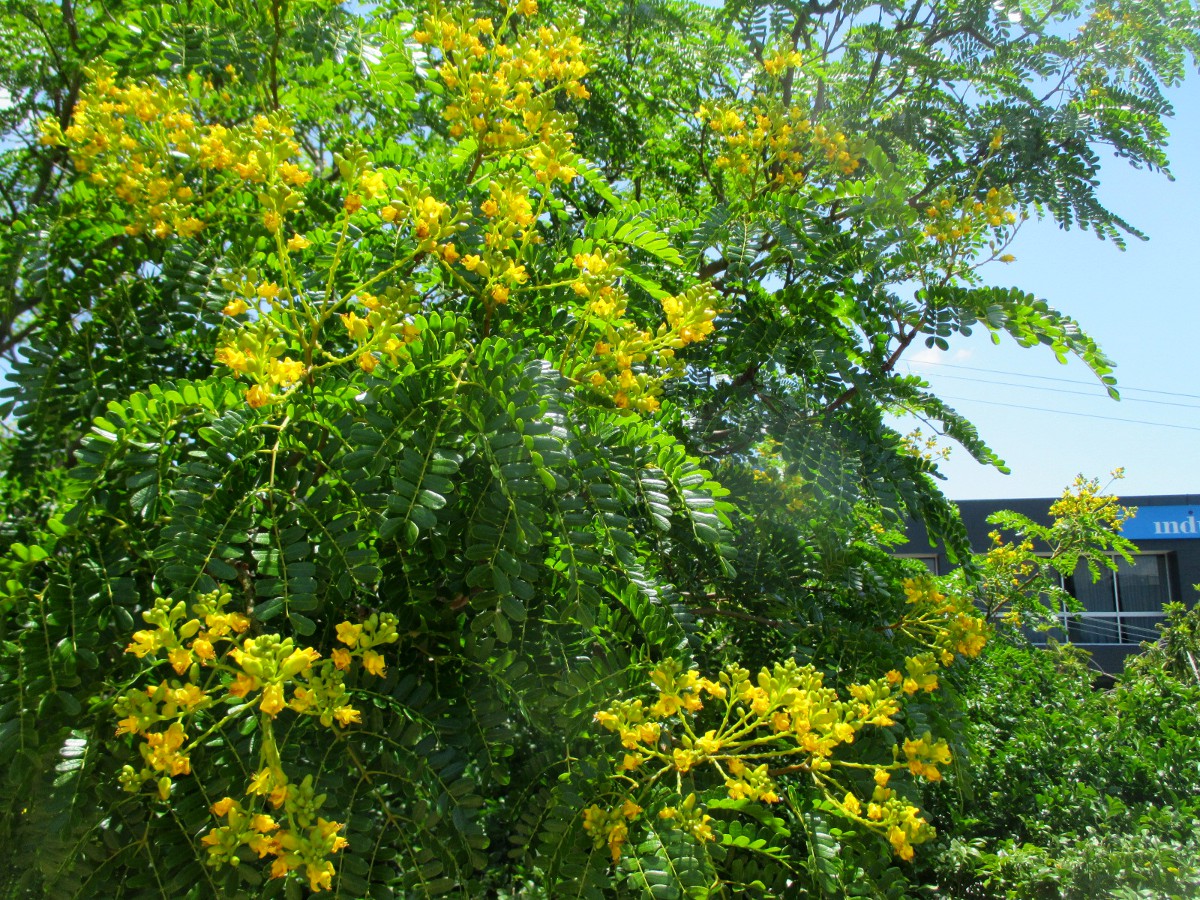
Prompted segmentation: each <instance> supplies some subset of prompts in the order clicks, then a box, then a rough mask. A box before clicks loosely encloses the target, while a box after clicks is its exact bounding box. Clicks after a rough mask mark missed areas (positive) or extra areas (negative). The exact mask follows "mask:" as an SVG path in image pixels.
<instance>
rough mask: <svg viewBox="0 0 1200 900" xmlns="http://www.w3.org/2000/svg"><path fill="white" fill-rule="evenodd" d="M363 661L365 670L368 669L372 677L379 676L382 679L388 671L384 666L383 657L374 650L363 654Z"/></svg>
mask: <svg viewBox="0 0 1200 900" xmlns="http://www.w3.org/2000/svg"><path fill="white" fill-rule="evenodd" d="M362 661H363V668H364V669H366V670H367V671H368V672H370V673H371V674H372V675H377V676H380V677H382V676H383V674H384V672H386V671H387V670H386V668H385V666H384V662H383V656H382V655H381V654H379V653H376V652H375V651H374V650H367V651H365V652H364V653H363V658H362Z"/></svg>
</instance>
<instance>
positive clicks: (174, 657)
mask: <svg viewBox="0 0 1200 900" xmlns="http://www.w3.org/2000/svg"><path fill="white" fill-rule="evenodd" d="M167 659H169V660H170V661H171V665H172V666H173V667H174V669H175V671H176V673H177V674H179V675H182V674H183V673H184V672H186V671H187V670H188V669H189V668H190V667H191V665H192V654H191V653H190V652H188V650H187V648H185V647H175V648H173V649H171V650H168V651H167Z"/></svg>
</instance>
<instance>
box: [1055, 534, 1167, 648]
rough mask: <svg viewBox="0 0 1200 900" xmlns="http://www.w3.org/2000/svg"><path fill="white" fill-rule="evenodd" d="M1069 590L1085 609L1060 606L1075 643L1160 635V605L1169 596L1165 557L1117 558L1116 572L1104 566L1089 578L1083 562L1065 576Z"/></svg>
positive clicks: (1136, 640)
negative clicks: (1073, 571)
mask: <svg viewBox="0 0 1200 900" xmlns="http://www.w3.org/2000/svg"><path fill="white" fill-rule="evenodd" d="M1064 587H1066V589H1067V591H1068V592H1069V593H1070V594H1071V595H1073V596H1074V597H1075V599H1077V600H1078V601H1079V602H1080V603H1081V604H1083V608H1084V611H1083V612H1078V613H1077V612H1068V611H1067V610H1063V612H1062V621H1063V627H1064V629H1065V630H1066V633H1067V636H1068V638H1069V640H1070V641H1071V642H1072V643H1075V644H1133V645H1137V644H1140V643H1141V642H1142V641H1153V640H1155V639H1157V638H1158V631H1157V630H1156V629H1155V627H1154V626H1155V625H1157V624H1158V623H1160V622H1162V621H1163V611H1162V608H1163V604H1164V603H1168V602H1170V600H1171V586H1170V578H1169V577H1168V571H1167V555H1166V554H1164V553H1145V554H1141V555H1137V556H1134V557H1133V561H1132V562H1126V561H1125V560H1123V559H1118V560H1117V569H1116V571H1115V572H1112V571H1109V570H1107V569H1106V570H1104V571H1103V572H1101V573H1100V579H1099V580H1098V581H1095V582H1093V581H1092V576H1091V574H1090V573H1089V572H1088V571H1087V566H1086V564H1083V563H1081V564H1080V567H1079V569H1078V570H1076V573H1075V575H1074V577H1071V578H1068V579H1066V582H1065V585H1064Z"/></svg>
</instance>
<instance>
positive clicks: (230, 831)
mask: <svg viewBox="0 0 1200 900" xmlns="http://www.w3.org/2000/svg"><path fill="white" fill-rule="evenodd" d="M273 785H274V781H273V779H272V775H271V770H270V769H264V770H263V771H262V772H260V773H259V774H258V775H257V776H256V777H255V779H254V782H252V784H251V790H249V791H248V792H247V793H248V794H249V795H251V796H255V797H256V796H258V795H265V796H267V797H269V798H270V800H269V802H270V804H271V806H272V807H273V808H274V810H275V814H271V813H267V812H262V811H260V810H259V809H258V807H257V806H255V805H254V803H253V802H252V803H251V804H250V805H249V806H246V805H243V804H242V803H240V802H238V801H237V800H235V799H233V798H232V797H223V798H221V799H220V800H218V801H217V802H216V803H214V804H213V805H212V807H211V811H212V814H213V815H214V816H217V817H218V818H224V819H225V824H224V825H220V826H217V827H216V828H213V829H212V830H210V831H209V832H208V833H207V834H205V835H204V837H202V838H201V839H200V842H201V843H202V844H204V846H205V847H206V848H207V849H208V863H209V865H212V866H222V865H239V864H240V862H241V859H240V856H239V851H240V850H241V848H242V847H249V848H250V849H251V850H252V851H254V853H256V854H257V855H258V858H259V859H264V858H266V857H273V859H272V861H271V870H270V872H271V877H272V878H284V877H286V876H287V874H288V873H289V872H293V871H295V872H303V874H304V876H305V877H306V878H308V886H309V889H310V890H312V891H314V892H316V891H321V890H330V889H331V888H332V880H333V876H334V875H335V874H337V873H336V870H335V869H334V867H333V862H332V861H331V860H330V859H329V857H330V856H332V855H333V854H335V853H338V852H340V851H341V850H342V849H344V848H345V847H346V846H347V844H348V842H347V841H346V839H345V838H344V837H342V836H341V834H339V832H340V831H341V830H342V828H343V827H344V826H343V825H342V824H340V823H338V822H333V821H330V820H328V819H325V818H322V817H321V816H318V815H317V810H319V809H320V807H321V806H322V804H323V803H324V801H325V797H324V795H320V794H316V793H315V790H314V788H313V779H312V776H311V775H306V776H305V777H304V780H303V781H301V782H300V783H299V784H295V785H285V787H284V788H283V789H281V788H280V787H275V786H273ZM276 801H278V802H276ZM277 816H278V817H279V818H277ZM280 818H282V820H283V821H282V822H281V821H280Z"/></svg>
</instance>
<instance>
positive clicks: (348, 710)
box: [333, 706, 362, 728]
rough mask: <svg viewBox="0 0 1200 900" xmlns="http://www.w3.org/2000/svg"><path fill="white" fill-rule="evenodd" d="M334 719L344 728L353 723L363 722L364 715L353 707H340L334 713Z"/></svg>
mask: <svg viewBox="0 0 1200 900" xmlns="http://www.w3.org/2000/svg"><path fill="white" fill-rule="evenodd" d="M333 717H334V718H335V719H337V720H338V724H340V725H341V726H342V727H343V728H344V727H345V726H347V725H349V724H351V723H352V722H361V721H362V713H360V712H359V711H358V710H357V709H355V708H354V707H353V706H339V707H338V708H337V709H335V710H334V711H333Z"/></svg>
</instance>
